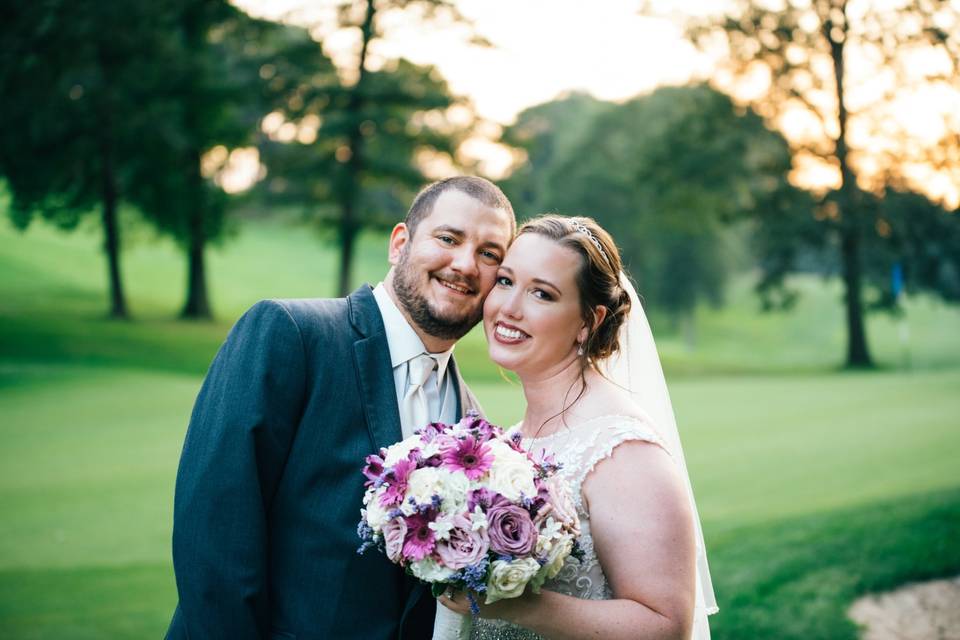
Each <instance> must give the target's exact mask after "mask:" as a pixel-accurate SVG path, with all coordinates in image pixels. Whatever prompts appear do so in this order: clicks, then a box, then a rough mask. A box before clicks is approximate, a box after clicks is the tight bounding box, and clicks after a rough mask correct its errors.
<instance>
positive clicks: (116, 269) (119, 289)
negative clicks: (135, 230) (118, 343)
mask: <svg viewBox="0 0 960 640" xmlns="http://www.w3.org/2000/svg"><path fill="white" fill-rule="evenodd" d="M100 154H101V161H102V162H103V185H102V194H101V195H102V198H103V240H104V241H103V249H104V252H105V253H106V254H107V271H108V275H109V281H110V317H111V318H122V319H126V318H128V317H129V314H128V313H127V299H126V296H125V295H124V293H123V280H122V279H121V277H120V227H119V224H118V221H117V200H118V197H117V177H116V174H115V173H114V168H113V154H112V151H111V148H110V144H109V142H107V141H106V140H101V146H100Z"/></svg>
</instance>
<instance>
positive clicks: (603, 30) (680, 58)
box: [234, 0, 710, 124]
mask: <svg viewBox="0 0 960 640" xmlns="http://www.w3.org/2000/svg"><path fill="white" fill-rule="evenodd" d="M234 2H235V4H236V5H237V6H239V7H241V8H243V9H244V10H246V11H248V12H249V13H251V14H253V15H256V16H261V17H266V18H272V19H280V18H282V17H284V16H288V18H289V19H290V20H291V21H293V22H297V23H299V24H304V25H310V24H315V23H317V22H322V21H323V20H324V19H325V18H326V17H327V16H328V14H329V7H330V5H331V2H329V1H328V0H234ZM638 4H639V3H638V1H637V0H594V1H591V2H587V1H584V0H462V1H461V2H458V3H457V6H458V8H459V9H460V11H461V12H462V13H463V14H464V15H465V16H466V17H468V18H470V19H471V20H472V21H473V22H474V25H475V28H476V32H477V33H479V34H481V35H482V36H483V37H485V38H486V39H487V40H489V41H490V42H491V44H493V47H490V48H484V47H477V46H472V45H470V44H469V43H468V41H467V40H468V39H467V34H466V33H465V29H463V28H462V27H451V26H444V25H438V26H436V27H433V28H431V29H424V28H423V27H422V25H420V24H417V22H416V21H413V20H410V19H405V17H404V16H399V15H394V16H391V17H388V19H387V20H385V22H384V25H383V26H384V28H385V30H386V31H387V33H388V35H389V37H388V38H387V39H385V40H384V41H381V42H380V43H379V48H378V49H376V50H374V54H378V55H382V56H389V57H396V56H403V57H406V58H408V59H410V60H412V61H413V62H416V63H418V64H433V65H436V66H437V68H438V69H439V70H440V72H441V73H442V74H443V76H444V77H445V78H446V79H447V81H448V82H449V84H450V86H451V89H452V90H453V91H454V92H455V93H457V94H461V95H466V96H469V97H470V98H471V99H472V100H473V103H474V105H475V108H476V109H477V111H478V113H479V114H480V115H481V116H483V117H485V118H488V119H490V120H492V121H494V122H497V123H500V124H509V123H510V122H512V121H513V120H514V119H515V117H516V115H517V113H519V112H520V111H521V110H523V109H524V108H525V107H528V106H531V105H534V104H539V103H542V102H547V101H549V100H551V99H553V98H555V97H556V96H557V95H558V94H560V93H563V92H565V91H574V90H583V91H587V92H589V93H591V94H593V95H594V96H596V97H598V98H601V99H608V100H620V99H626V98H629V97H632V96H634V95H637V94H639V93H643V92H646V91H649V90H650V89H652V88H654V87H655V86H657V85H660V84H665V83H682V82H685V81H686V80H687V79H688V78H689V77H690V76H691V74H692V73H694V72H697V71H699V72H701V73H704V72H706V71H708V70H709V68H710V64H709V61H708V60H706V59H705V58H704V57H703V56H702V55H699V54H697V53H696V52H695V50H694V49H693V47H692V46H691V45H690V44H689V43H686V42H685V41H684V40H683V38H682V37H681V34H680V31H679V29H678V28H677V27H676V26H675V25H674V24H672V23H670V22H669V21H667V20H665V19H654V18H649V17H645V16H641V15H640V14H639V12H638V9H637V7H638ZM707 4H709V3H706V2H703V1H702V0H690V1H689V2H687V3H685V8H688V9H689V8H694V9H695V8H696V7H697V6H698V5H704V6H706V5H707ZM686 5H690V6H689V7H687V6H686ZM344 36H345V37H344V38H336V37H335V38H332V39H331V41H330V42H329V43H327V42H325V47H326V50H327V53H328V55H331V56H333V57H334V59H335V60H336V56H337V55H338V53H339V51H338V50H339V49H349V48H350V46H351V45H352V42H351V41H350V40H349V38H350V36H349V35H348V34H344Z"/></svg>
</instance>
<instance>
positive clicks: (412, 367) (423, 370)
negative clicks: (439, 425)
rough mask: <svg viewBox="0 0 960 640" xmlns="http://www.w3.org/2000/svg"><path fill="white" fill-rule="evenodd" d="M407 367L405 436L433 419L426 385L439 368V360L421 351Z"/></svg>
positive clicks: (404, 401) (404, 404) (404, 398)
mask: <svg viewBox="0 0 960 640" xmlns="http://www.w3.org/2000/svg"><path fill="white" fill-rule="evenodd" d="M407 367H408V369H407V377H408V380H409V386H408V387H407V393H406V394H405V395H404V396H403V416H402V418H404V419H406V424H405V425H403V426H404V427H406V428H405V429H404V430H403V435H404V437H407V436H409V435H411V434H412V433H413V432H414V431H415V430H417V429H422V428H423V427H425V426H427V424H428V423H429V422H430V421H431V416H430V401H429V398H428V396H427V389H426V388H425V385H426V384H427V381H428V380H429V379H430V374H431V373H433V371H434V369H436V368H437V361H436V360H435V359H434V358H432V357H430V356H429V355H427V354H426V353H421V354H420V355H418V356H416V357H414V358H411V359H410V360H409V361H408V362H407ZM434 395H436V394H434Z"/></svg>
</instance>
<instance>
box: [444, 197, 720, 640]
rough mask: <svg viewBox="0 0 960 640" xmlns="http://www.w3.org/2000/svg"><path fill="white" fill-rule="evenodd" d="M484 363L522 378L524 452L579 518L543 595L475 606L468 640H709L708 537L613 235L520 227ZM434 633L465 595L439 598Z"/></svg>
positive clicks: (573, 225)
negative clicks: (574, 537)
mask: <svg viewBox="0 0 960 640" xmlns="http://www.w3.org/2000/svg"><path fill="white" fill-rule="evenodd" d="M484 330H485V332H486V335H487V340H488V343H489V350H490V357H491V359H492V360H493V361H494V362H496V363H497V364H498V365H500V366H501V367H504V368H506V369H509V370H511V371H514V372H515V373H516V374H517V375H518V376H519V378H520V380H521V382H522V383H523V392H524V396H525V398H526V403H527V408H526V412H525V414H524V417H523V421H522V422H521V423H520V424H519V425H518V427H516V428H519V430H520V432H521V433H522V435H523V438H524V441H523V442H524V446H525V448H527V449H528V450H531V451H533V452H539V451H540V450H545V452H546V453H547V454H549V455H553V456H554V457H555V458H556V459H557V461H558V462H559V463H561V465H562V470H561V472H560V473H561V475H562V477H563V478H564V479H565V480H566V481H567V482H568V483H569V485H570V487H571V489H572V493H573V495H574V496H575V502H576V505H575V506H576V509H577V511H578V513H579V515H580V519H581V530H582V534H581V537H580V544H581V547H582V549H583V551H584V553H585V557H584V559H583V560H582V561H579V562H578V561H577V560H574V559H573V558H569V559H568V560H567V563H566V565H565V566H564V568H563V569H562V570H561V572H560V574H559V575H557V577H556V578H555V579H553V580H552V581H549V582H547V583H546V584H545V585H544V588H543V591H542V592H541V593H540V594H539V595H535V594H532V593H529V592H526V593H524V595H523V596H521V597H519V598H515V599H511V600H501V601H498V602H496V603H494V604H491V605H483V604H482V597H481V598H478V600H479V601H480V602H481V606H480V614H479V617H478V618H477V619H476V620H475V622H474V623H473V625H472V628H471V631H470V637H471V638H476V639H480V640H482V639H494V638H498V639H499V638H518V639H525V640H526V639H535V638H541V637H543V638H551V639H567V638H569V639H574V638H605V639H609V640H613V639H616V638H645V639H646V638H651V639H653V638H695V639H696V640H702V639H706V638H709V637H710V630H709V626H708V624H707V615H708V614H710V613H714V612H715V611H716V602H715V600H714V597H713V588H712V585H711V583H710V573H709V569H708V568H707V560H706V553H705V550H704V546H703V535H702V533H701V531H700V521H699V518H698V516H697V512H696V506H695V503H694V501H693V493H692V491H691V488H690V481H689V478H688V476H687V471H686V466H685V463H684V459H683V452H682V449H681V447H680V439H679V436H678V435H677V429H676V423H675V421H674V416H673V410H672V407H671V404H670V399H669V395H668V393H667V389H666V385H665V383H664V379H663V372H662V370H661V368H660V361H659V358H658V356H657V352H656V346H655V345H654V343H653V336H652V334H651V333H650V328H649V326H648V324H647V321H646V317H645V316H644V313H643V309H642V307H641V306H640V303H639V301H638V300H637V296H636V292H635V291H634V290H633V287H632V285H630V283H629V281H628V280H627V278H626V277H625V276H624V275H623V272H622V270H621V262H620V256H619V254H618V252H617V248H616V245H614V243H613V241H612V239H611V238H610V236H609V234H607V233H606V232H605V231H604V230H603V229H601V228H600V227H599V226H598V225H597V224H596V223H595V222H594V221H593V220H591V219H590V218H566V217H562V216H556V215H546V216H541V217H539V218H535V219H533V220H531V221H529V222H527V223H526V224H525V225H523V227H521V229H520V230H519V232H518V237H517V239H516V241H515V242H514V243H513V245H512V246H511V248H510V251H509V252H508V254H507V256H506V258H505V259H504V261H503V264H502V265H501V266H500V270H499V272H498V274H497V281H496V285H495V287H494V289H493V291H491V293H490V295H489V296H488V298H487V300H486V304H485V306H484ZM440 602H441V603H442V604H443V606H444V607H446V609H447V610H449V611H445V610H443V609H438V615H437V631H436V633H435V636H434V637H435V638H441V637H448V636H450V635H457V633H456V632H453V633H451V631H450V630H451V629H454V628H456V626H457V622H456V620H457V618H456V617H455V616H452V615H451V614H450V613H449V612H455V613H458V614H461V615H465V616H469V615H470V604H469V601H468V598H467V596H466V595H465V594H463V593H459V594H452V595H444V596H441V598H440Z"/></svg>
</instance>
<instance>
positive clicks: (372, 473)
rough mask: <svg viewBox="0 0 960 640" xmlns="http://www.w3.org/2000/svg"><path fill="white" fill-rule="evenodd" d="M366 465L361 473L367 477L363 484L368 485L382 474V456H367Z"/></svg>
mask: <svg viewBox="0 0 960 640" xmlns="http://www.w3.org/2000/svg"><path fill="white" fill-rule="evenodd" d="M364 462H366V463H367V464H366V466H365V467H364V468H363V475H365V476H366V477H367V482H365V483H364V485H365V486H367V487H369V486H370V485H372V484H374V483H375V482H376V481H377V480H380V478H381V477H382V476H383V458H381V457H380V456H375V455H374V456H367V458H366V460H364Z"/></svg>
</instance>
